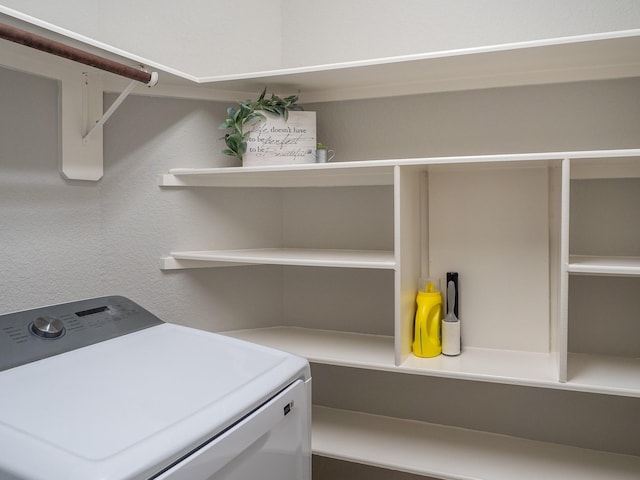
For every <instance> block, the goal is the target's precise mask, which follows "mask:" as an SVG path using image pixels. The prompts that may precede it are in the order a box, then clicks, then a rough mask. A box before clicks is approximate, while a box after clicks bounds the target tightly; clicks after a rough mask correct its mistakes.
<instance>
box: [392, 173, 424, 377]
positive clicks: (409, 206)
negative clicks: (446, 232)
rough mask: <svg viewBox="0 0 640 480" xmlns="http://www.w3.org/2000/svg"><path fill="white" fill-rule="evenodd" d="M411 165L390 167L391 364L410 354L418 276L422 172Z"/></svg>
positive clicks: (420, 259)
mask: <svg viewBox="0 0 640 480" xmlns="http://www.w3.org/2000/svg"><path fill="white" fill-rule="evenodd" d="M420 173H421V172H419V171H416V170H415V169H412V168H409V167H406V168H403V167H401V166H398V165H396V166H395V167H394V252H395V256H396V271H395V306H394V309H395V315H394V317H395V324H394V337H395V339H394V351H395V364H396V365H401V364H402V363H404V361H405V360H406V359H407V357H408V356H409V355H410V354H411V343H412V340H413V319H414V306H415V297H416V286H417V281H418V277H419V276H420V274H421V272H420V269H421V266H422V261H423V259H422V258H421V252H422V243H423V242H424V241H425V240H426V239H423V238H422V235H421V234H422V232H423V225H424V221H425V218H424V212H423V208H422V205H421V203H422V199H423V192H421V185H422V182H423V179H424V175H422V174H420Z"/></svg>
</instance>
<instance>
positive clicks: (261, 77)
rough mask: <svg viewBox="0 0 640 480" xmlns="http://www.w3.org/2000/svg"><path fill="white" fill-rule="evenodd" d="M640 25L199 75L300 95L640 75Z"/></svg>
mask: <svg viewBox="0 0 640 480" xmlns="http://www.w3.org/2000/svg"><path fill="white" fill-rule="evenodd" d="M639 35H640V30H630V31H623V32H611V33H601V34H590V35H581V36H575V37H565V38H556V39H548V40H538V41H529V42H520V43H511V44H503V45H493V46H487V47H477V48H465V49H459V50H449V51H441V52H430V53H424V54H415V55H404V56H397V57H387V58H375V59H370V60H363V61H352V62H343V63H334V64H327V65H315V66H308V67H299V68H284V69H281V70H272V71H261V72H251V73H245V74H239V75H223V76H213V77H207V78H198V79H197V80H196V81H197V82H198V83H205V84H208V85H209V86H211V87H214V88H216V89H218V90H223V91H233V92H247V93H249V92H251V93H252V94H255V92H258V91H260V90H261V89H262V88H264V85H265V84H266V85H268V86H269V88H270V89H271V90H276V91H277V90H283V91H296V90H299V91H300V92H301V98H302V100H303V101H304V102H307V103H308V102H320V101H336V100H345V99H358V98H373V97H385V96H392V95H409V94H417V93H427V92H436V91H454V90H469V89H478V88H489V87H500V86H513V85H532V84H544V83H558V82H574V81H582V80H596V79H607V78H625V77H634V76H639V75H640V36H639Z"/></svg>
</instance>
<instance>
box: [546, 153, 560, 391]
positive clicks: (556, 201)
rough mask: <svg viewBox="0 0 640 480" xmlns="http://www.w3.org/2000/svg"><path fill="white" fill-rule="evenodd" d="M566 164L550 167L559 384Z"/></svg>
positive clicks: (552, 341) (553, 341)
mask: <svg viewBox="0 0 640 480" xmlns="http://www.w3.org/2000/svg"><path fill="white" fill-rule="evenodd" d="M562 192H563V184H562V164H561V163H554V164H552V165H550V166H549V323H550V325H549V349H550V353H551V356H552V359H553V364H554V366H555V376H556V380H559V379H560V371H561V362H560V357H561V355H560V351H561V350H562V348H561V347H560V336H561V335H560V333H559V328H560V324H561V321H560V318H561V317H562V311H561V305H562V301H561V298H562V293H561V291H560V284H561V281H562V262H561V258H560V257H561V244H562V205H563V202H562Z"/></svg>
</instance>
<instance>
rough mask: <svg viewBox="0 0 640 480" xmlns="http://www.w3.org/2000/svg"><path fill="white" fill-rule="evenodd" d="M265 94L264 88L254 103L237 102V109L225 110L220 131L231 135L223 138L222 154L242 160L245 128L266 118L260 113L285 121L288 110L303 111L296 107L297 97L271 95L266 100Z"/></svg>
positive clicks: (245, 146) (244, 146)
mask: <svg viewBox="0 0 640 480" xmlns="http://www.w3.org/2000/svg"><path fill="white" fill-rule="evenodd" d="M266 93H267V89H266V88H265V89H264V90H262V93H261V94H260V96H259V97H258V99H257V100H256V101H250V100H247V101H245V102H238V107H237V108H234V107H229V108H227V119H226V120H225V121H224V122H223V123H222V124H221V125H220V130H226V129H229V130H231V133H227V134H225V136H224V137H223V139H224V143H225V144H226V145H227V148H225V149H224V150H222V153H224V154H225V155H231V156H233V157H237V158H238V159H239V160H242V157H243V155H244V154H245V153H246V151H247V138H248V137H249V133H250V131H246V127H249V126H251V125H254V124H255V123H257V122H259V121H260V120H262V119H264V118H266V117H265V115H264V114H263V113H261V112H266V113H269V114H272V115H275V116H277V117H284V119H285V120H287V119H288V118H289V111H290V110H303V108H302V107H301V106H300V105H298V95H291V96H289V97H286V98H280V97H278V96H277V95H274V94H271V97H270V98H267V97H266Z"/></svg>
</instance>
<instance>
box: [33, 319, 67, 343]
mask: <svg viewBox="0 0 640 480" xmlns="http://www.w3.org/2000/svg"><path fill="white" fill-rule="evenodd" d="M31 331H32V332H33V333H35V334H36V335H38V336H39V337H43V338H57V337H59V336H60V335H62V334H63V333H64V324H63V323H62V320H60V319H59V318H55V317H49V316H43V317H38V318H36V319H35V320H34V321H33V323H32V324H31Z"/></svg>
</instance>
